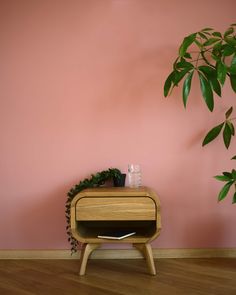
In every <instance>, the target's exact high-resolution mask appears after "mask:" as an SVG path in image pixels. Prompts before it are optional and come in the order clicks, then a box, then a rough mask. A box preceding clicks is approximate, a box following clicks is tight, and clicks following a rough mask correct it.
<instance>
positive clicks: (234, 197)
mask: <svg viewBox="0 0 236 295" xmlns="http://www.w3.org/2000/svg"><path fill="white" fill-rule="evenodd" d="M232 204H236V192H235V193H234V195H233V199H232Z"/></svg>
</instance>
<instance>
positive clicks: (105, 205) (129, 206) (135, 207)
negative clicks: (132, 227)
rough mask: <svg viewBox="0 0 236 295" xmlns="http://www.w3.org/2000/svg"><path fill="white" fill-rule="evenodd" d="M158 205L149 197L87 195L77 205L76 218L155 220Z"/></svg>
mask: <svg viewBox="0 0 236 295" xmlns="http://www.w3.org/2000/svg"><path fill="white" fill-rule="evenodd" d="M155 219H156V207H155V203H154V202H153V200H152V199H151V198H148V197H126V198H124V197H114V196H113V197H105V198H104V197H97V198H92V197H87V198H81V199H80V200H79V201H78V202H77V206H76V220H78V221H79V220H106V221H109V220H155Z"/></svg>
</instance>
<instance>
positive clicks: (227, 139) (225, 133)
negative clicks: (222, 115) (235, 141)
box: [223, 122, 232, 149]
mask: <svg viewBox="0 0 236 295" xmlns="http://www.w3.org/2000/svg"><path fill="white" fill-rule="evenodd" d="M231 136H232V134H231V128H230V127H229V124H228V122H226V124H225V127H224V131H223V139H224V144H225V147H226V148H227V149H228V148H229V145H230V141H231Z"/></svg>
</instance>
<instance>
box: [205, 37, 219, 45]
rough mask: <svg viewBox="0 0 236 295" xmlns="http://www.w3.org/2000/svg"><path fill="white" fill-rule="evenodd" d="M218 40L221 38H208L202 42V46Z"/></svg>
mask: <svg viewBox="0 0 236 295" xmlns="http://www.w3.org/2000/svg"><path fill="white" fill-rule="evenodd" d="M219 41H221V39H219V38H210V39H208V40H207V41H206V42H204V43H203V46H209V45H212V44H214V43H216V42H219Z"/></svg>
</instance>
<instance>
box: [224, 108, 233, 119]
mask: <svg viewBox="0 0 236 295" xmlns="http://www.w3.org/2000/svg"><path fill="white" fill-rule="evenodd" d="M232 112H233V107H230V108H229V109H228V110H227V112H226V113H225V118H226V119H228V118H229V117H230V115H231V114H232Z"/></svg>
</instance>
